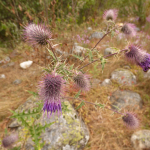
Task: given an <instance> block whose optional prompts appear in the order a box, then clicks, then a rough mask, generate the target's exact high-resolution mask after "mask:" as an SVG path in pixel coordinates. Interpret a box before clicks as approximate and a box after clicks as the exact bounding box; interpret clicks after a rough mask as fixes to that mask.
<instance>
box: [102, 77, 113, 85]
mask: <svg viewBox="0 0 150 150" xmlns="http://www.w3.org/2000/svg"><path fill="white" fill-rule="evenodd" d="M111 84H112V82H111V80H110V79H105V80H104V81H103V82H102V84H101V86H108V85H111Z"/></svg>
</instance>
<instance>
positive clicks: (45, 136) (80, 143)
mask: <svg viewBox="0 0 150 150" xmlns="http://www.w3.org/2000/svg"><path fill="white" fill-rule="evenodd" d="M36 102H37V99H36V98H32V97H31V98H29V99H28V101H27V102H26V103H25V104H23V105H22V106H20V107H19V110H20V111H23V109H24V110H25V111H27V110H28V109H33V107H35V106H36ZM65 105H67V106H68V107H67V108H68V109H69V111H67V112H63V115H61V116H60V117H57V115H56V116H51V117H50V118H48V117H47V115H46V114H45V115H44V117H43V115H42V116H41V117H40V118H39V119H38V120H36V123H40V124H42V125H44V124H45V123H51V122H55V123H54V124H53V125H51V126H50V127H47V128H46V129H45V131H43V133H42V134H41V136H40V138H41V141H42V142H43V143H45V145H44V147H43V148H42V150H82V149H83V148H84V146H85V145H86V144H87V142H88V140H89V130H88V128H87V126H86V125H85V124H84V122H83V121H82V120H81V118H79V117H78V114H77V112H76V111H75V110H74V108H73V107H72V106H71V104H70V103H69V102H68V101H65ZM9 127H10V126H9ZM18 131H19V135H22V137H24V129H23V128H21V127H19V129H18ZM25 148H26V150H34V147H33V141H32V139H31V138H30V137H29V138H28V139H27V141H26V145H25Z"/></svg>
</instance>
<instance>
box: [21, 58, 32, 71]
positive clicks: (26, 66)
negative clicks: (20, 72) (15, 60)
mask: <svg viewBox="0 0 150 150" xmlns="http://www.w3.org/2000/svg"><path fill="white" fill-rule="evenodd" d="M32 63H33V61H31V60H29V61H25V62H22V63H20V67H21V68H23V69H27V68H29V67H30V66H31V65H32Z"/></svg>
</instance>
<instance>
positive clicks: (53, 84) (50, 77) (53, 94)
mask: <svg viewBox="0 0 150 150" xmlns="http://www.w3.org/2000/svg"><path fill="white" fill-rule="evenodd" d="M63 88H64V80H63V78H62V77H61V76H60V75H56V74H55V73H52V74H46V75H45V76H44V77H43V79H42V81H41V82H40V84H39V96H40V98H41V99H42V100H44V106H43V110H44V112H45V111H47V114H49V113H50V115H51V114H52V113H55V112H56V111H57V112H58V114H59V112H61V111H62V109H61V100H60V95H61V93H62V92H63Z"/></svg>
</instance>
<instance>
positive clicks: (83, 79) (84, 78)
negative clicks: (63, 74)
mask: <svg viewBox="0 0 150 150" xmlns="http://www.w3.org/2000/svg"><path fill="white" fill-rule="evenodd" d="M73 80H74V82H75V86H76V87H77V88H79V89H81V90H83V91H89V90H90V86H91V85H90V78H89V75H86V74H83V73H81V72H79V73H78V74H77V75H76V76H75V77H74V78H73Z"/></svg>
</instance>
